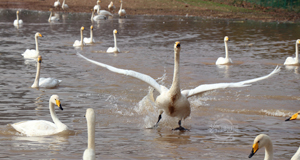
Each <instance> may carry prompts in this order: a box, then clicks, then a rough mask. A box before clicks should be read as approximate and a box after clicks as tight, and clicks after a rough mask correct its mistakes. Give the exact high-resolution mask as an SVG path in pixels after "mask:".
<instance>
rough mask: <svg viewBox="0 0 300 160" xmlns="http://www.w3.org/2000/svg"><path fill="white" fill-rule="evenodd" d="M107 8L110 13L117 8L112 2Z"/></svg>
mask: <svg viewBox="0 0 300 160" xmlns="http://www.w3.org/2000/svg"><path fill="white" fill-rule="evenodd" d="M107 8H108V10H109V11H110V12H112V11H114V10H115V8H116V7H115V6H114V3H113V2H112V1H111V2H110V4H109V5H108V7H107Z"/></svg>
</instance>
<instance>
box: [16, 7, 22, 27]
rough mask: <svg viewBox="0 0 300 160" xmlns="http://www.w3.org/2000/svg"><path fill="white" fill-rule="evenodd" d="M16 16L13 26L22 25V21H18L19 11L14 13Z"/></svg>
mask: <svg viewBox="0 0 300 160" xmlns="http://www.w3.org/2000/svg"><path fill="white" fill-rule="evenodd" d="M16 15H17V19H16V20H14V25H15V26H18V25H22V24H23V20H22V19H19V11H17V12H16Z"/></svg>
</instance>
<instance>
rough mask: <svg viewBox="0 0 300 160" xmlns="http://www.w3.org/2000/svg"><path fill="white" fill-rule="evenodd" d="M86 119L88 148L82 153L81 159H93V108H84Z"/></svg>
mask: <svg viewBox="0 0 300 160" xmlns="http://www.w3.org/2000/svg"><path fill="white" fill-rule="evenodd" d="M85 117H86V121H87V128H88V148H87V149H86V150H85V151H84V153H83V157H82V159H83V160H95V159H96V155H95V119H96V117H95V112H94V109H93V108H88V109H87V110H86V114H85Z"/></svg>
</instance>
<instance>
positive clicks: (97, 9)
mask: <svg viewBox="0 0 300 160" xmlns="http://www.w3.org/2000/svg"><path fill="white" fill-rule="evenodd" d="M100 2H101V1H99V0H98V1H97V4H96V5H95V6H94V10H96V11H97V13H98V12H99V10H100V9H101V6H100V5H99V3H100Z"/></svg>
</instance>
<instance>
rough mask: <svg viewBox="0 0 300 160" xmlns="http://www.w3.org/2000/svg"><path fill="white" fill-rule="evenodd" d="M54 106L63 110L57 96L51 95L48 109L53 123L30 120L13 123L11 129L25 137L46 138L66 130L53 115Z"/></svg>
mask: <svg viewBox="0 0 300 160" xmlns="http://www.w3.org/2000/svg"><path fill="white" fill-rule="evenodd" d="M55 104H56V105H57V106H58V107H59V108H60V109H61V110H63V108H62V107H61V104H60V100H59V97H58V96H57V95H52V96H51V97H50V100H49V109H50V114H51V118H52V120H53V122H54V123H52V122H49V121H45V120H32V121H22V122H18V123H14V124H12V127H13V128H14V129H15V130H17V131H18V132H21V133H23V134H24V135H26V136H47V135H53V134H57V133H60V132H62V131H65V130H67V129H68V127H67V126H66V125H65V124H63V123H62V122H61V121H60V120H59V119H58V118H57V116H56V114H55V110H54V105H55Z"/></svg>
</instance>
